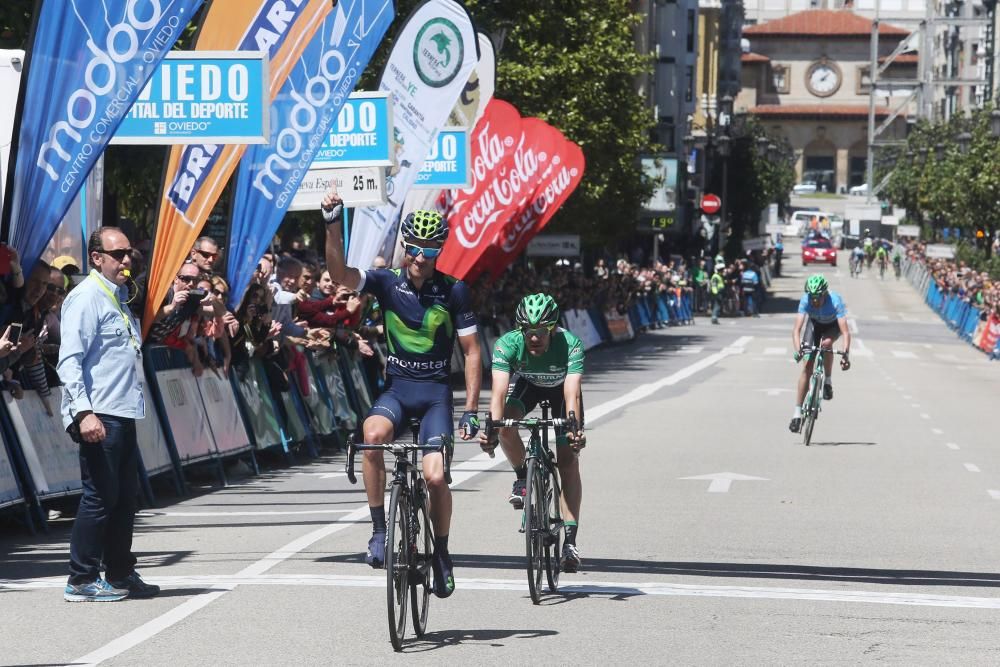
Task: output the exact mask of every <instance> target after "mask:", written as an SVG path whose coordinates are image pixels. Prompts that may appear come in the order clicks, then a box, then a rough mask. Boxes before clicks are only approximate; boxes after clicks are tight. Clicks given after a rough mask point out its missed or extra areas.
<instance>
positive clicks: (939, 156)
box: [934, 144, 944, 162]
mask: <svg viewBox="0 0 1000 667" xmlns="http://www.w3.org/2000/svg"><path fill="white" fill-rule="evenodd" d="M934 158H935V159H936V160H937V161H938V162H940V161H941V160H943V159H944V144H935V145H934Z"/></svg>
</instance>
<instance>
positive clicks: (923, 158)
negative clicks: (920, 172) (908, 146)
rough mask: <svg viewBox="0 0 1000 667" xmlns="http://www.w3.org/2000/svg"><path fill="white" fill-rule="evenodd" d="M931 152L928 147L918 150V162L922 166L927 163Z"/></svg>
mask: <svg viewBox="0 0 1000 667" xmlns="http://www.w3.org/2000/svg"><path fill="white" fill-rule="evenodd" d="M929 152H930V151H929V150H928V149H927V146H921V147H920V148H918V149H917V156H918V160H919V161H920V166H923V165H924V163H926V162H927V153H929Z"/></svg>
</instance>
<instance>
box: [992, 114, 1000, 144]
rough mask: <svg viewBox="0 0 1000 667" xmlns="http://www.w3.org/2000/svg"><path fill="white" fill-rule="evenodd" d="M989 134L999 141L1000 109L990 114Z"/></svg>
mask: <svg viewBox="0 0 1000 667" xmlns="http://www.w3.org/2000/svg"><path fill="white" fill-rule="evenodd" d="M990 134H992V135H993V136H994V137H995V138H997V139H1000V109H994V110H993V111H991V112H990Z"/></svg>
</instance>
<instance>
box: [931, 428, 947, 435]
mask: <svg viewBox="0 0 1000 667" xmlns="http://www.w3.org/2000/svg"><path fill="white" fill-rule="evenodd" d="M931 433H933V434H934V435H944V431H942V430H941V429H939V428H932V429H931Z"/></svg>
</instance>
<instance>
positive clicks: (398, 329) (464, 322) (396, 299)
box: [358, 269, 476, 382]
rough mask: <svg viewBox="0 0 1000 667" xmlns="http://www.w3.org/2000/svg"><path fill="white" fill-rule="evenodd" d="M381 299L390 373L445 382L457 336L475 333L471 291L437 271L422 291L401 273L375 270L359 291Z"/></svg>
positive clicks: (366, 277) (464, 285)
mask: <svg viewBox="0 0 1000 667" xmlns="http://www.w3.org/2000/svg"><path fill="white" fill-rule="evenodd" d="M358 289H359V290H361V291H364V292H367V293H369V294H372V295H374V296H375V298H376V299H378V302H379V306H380V307H381V310H382V317H383V322H384V325H385V339H386V344H387V345H388V347H389V359H388V361H387V363H386V375H390V376H396V377H401V378H406V379H408V380H424V381H433V382H447V381H448V377H449V376H450V375H451V355H452V352H453V350H454V346H455V336H456V335H458V336H465V335H468V334H474V333H476V316H475V314H474V313H473V312H472V298H471V295H470V294H469V288H468V286H466V284H465V283H463V282H462V281H460V280H456V279H455V278H452V277H451V276H447V275H445V274H443V273H435V274H434V277H432V278H430V279H429V280H427V281H426V282H425V283H424V284H423V286H422V287H421V288H420V290H419V291H418V290H417V289H416V288H415V287H414V286H413V283H412V282H410V279H409V278H408V277H407V276H406V272H405V271H403V270H401V269H374V270H370V271H366V272H365V273H364V274H363V281H362V283H361V286H360V287H359V288H358Z"/></svg>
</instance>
